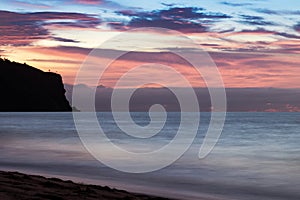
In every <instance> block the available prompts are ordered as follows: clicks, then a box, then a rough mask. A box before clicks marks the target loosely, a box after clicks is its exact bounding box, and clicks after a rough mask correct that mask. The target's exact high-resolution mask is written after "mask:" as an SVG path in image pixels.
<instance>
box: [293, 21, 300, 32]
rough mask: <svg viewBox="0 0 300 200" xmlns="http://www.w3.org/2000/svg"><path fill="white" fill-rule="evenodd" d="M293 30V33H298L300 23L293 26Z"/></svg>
mask: <svg viewBox="0 0 300 200" xmlns="http://www.w3.org/2000/svg"><path fill="white" fill-rule="evenodd" d="M294 29H295V31H298V32H300V23H298V24H296V25H295V26H294Z"/></svg>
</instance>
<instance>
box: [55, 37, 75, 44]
mask: <svg viewBox="0 0 300 200" xmlns="http://www.w3.org/2000/svg"><path fill="white" fill-rule="evenodd" d="M52 39H54V40H56V41H60V42H73V43H78V42H79V41H77V40H72V39H66V38H61V37H52Z"/></svg>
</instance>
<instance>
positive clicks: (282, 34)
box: [275, 33, 300, 40]
mask: <svg viewBox="0 0 300 200" xmlns="http://www.w3.org/2000/svg"><path fill="white" fill-rule="evenodd" d="M275 35H280V36H282V37H286V38H291V39H298V40H299V39H300V36H298V35H294V34H289V33H276V34H275Z"/></svg>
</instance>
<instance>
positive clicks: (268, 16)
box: [0, 0, 300, 88]
mask: <svg viewBox="0 0 300 200" xmlns="http://www.w3.org/2000/svg"><path fill="white" fill-rule="evenodd" d="M0 7H1V11H0V34H1V37H0V46H1V48H0V55H1V57H5V58H8V59H10V60H13V61H18V62H22V63H23V62H26V63H27V64H30V65H32V66H35V67H37V68H39V69H42V70H44V71H48V70H51V71H54V72H58V73H60V74H61V75H62V76H63V80H64V82H65V83H68V84H73V82H74V77H75V75H76V72H77V70H78V69H79V67H80V66H81V64H82V62H83V61H84V59H85V57H86V56H87V55H88V54H89V52H90V51H91V50H92V49H93V48H97V47H98V46H99V45H100V44H101V43H102V42H104V41H105V40H107V39H109V38H111V37H113V36H115V35H117V34H119V33H121V32H124V31H126V30H130V29H133V28H140V27H162V28H168V29H172V30H176V31H179V32H181V33H183V34H185V35H186V36H188V37H190V38H191V39H193V40H194V41H195V42H197V44H199V46H201V47H202V48H204V50H205V51H207V52H208V53H209V54H210V55H211V57H212V58H213V60H214V61H215V63H216V65H217V66H218V69H219V71H220V73H221V75H222V78H223V81H224V84H225V87H240V88H242V87H278V88H300V78H299V77H300V70H299V67H300V56H299V53H300V1H298V0H285V1H282V0H249V1H242V0H234V1H232V0H227V1H226V0H225V1H222V0H220V1H218V0H217V1H212V0H204V1H191V0H186V1H183V0H172V1H169V0H152V1H149V0H148V1H146V0H141V1H131V0H121V1H108V0H44V1H32V0H2V1H1V2H0ZM145 34H152V35H153V37H157V38H159V37H160V36H159V34H160V33H155V32H151V33H145ZM152 45H153V48H152V49H151V50H150V52H149V51H147V52H136V53H135V54H133V55H131V56H130V55H129V57H130V59H124V60H120V61H118V63H117V64H115V67H116V68H121V67H123V66H129V65H133V63H135V64H141V63H142V62H141V61H143V62H145V61H147V62H154V61H157V58H153V60H151V58H152V57H151V56H152V55H156V54H157V52H160V51H161V49H160V48H155V46H156V44H152ZM145 46H147V41H145ZM157 46H159V45H158V44H157ZM169 48H170V49H171V48H185V47H184V45H183V44H181V43H180V42H179V41H178V42H176V40H174V41H172V43H171V44H169ZM110 50H112V51H117V50H118V51H125V50H124V49H110ZM103 51H104V50H103ZM134 55H138V58H137V57H135V56H134ZM103 59H105V57H103ZM163 59H166V60H165V61H164V60H163ZM170 59H176V58H170V55H168V54H166V53H162V54H161V56H160V58H159V60H160V61H161V62H162V63H165V62H166V63H167V62H168V60H170ZM175 61H176V60H175ZM173 62H174V60H173ZM177 64H178V67H179V68H180V69H181V70H183V71H185V69H188V66H186V64H185V63H182V62H180V60H178V63H177ZM112 70H113V69H112ZM112 72H114V71H112ZM109 75H110V76H115V75H114V73H110V74H109ZM103 84H104V85H106V86H110V82H109V81H108V82H107V83H103ZM196 85H197V84H196ZM199 86H201V84H199Z"/></svg>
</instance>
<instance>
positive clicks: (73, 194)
mask: <svg viewBox="0 0 300 200" xmlns="http://www.w3.org/2000/svg"><path fill="white" fill-rule="evenodd" d="M0 180H1V181H0V188H1V189H0V199H7V200H17V199H18V200H22V199H53V200H69V199H72V200H73V199H74V200H76V199H78V200H79V199H86V200H94V199H102V200H114V199H122V200H131V199H134V200H171V199H169V198H163V197H156V196H150V195H144V194H138V193H131V192H127V191H125V190H118V189H115V188H110V187H107V186H99V185H91V184H84V183H76V182H73V181H71V180H62V179H58V178H46V177H44V176H39V175H29V174H24V173H19V172H15V171H9V172H6V171H0Z"/></svg>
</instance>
